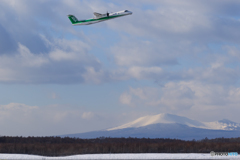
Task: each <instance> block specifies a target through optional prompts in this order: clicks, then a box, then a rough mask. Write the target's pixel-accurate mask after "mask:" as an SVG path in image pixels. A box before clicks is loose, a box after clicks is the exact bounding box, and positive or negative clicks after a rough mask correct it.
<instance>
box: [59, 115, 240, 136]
mask: <svg viewBox="0 0 240 160" xmlns="http://www.w3.org/2000/svg"><path fill="white" fill-rule="evenodd" d="M239 135H240V124H239V123H236V122H232V121H230V120H226V119H223V120H219V121H214V122H200V121H196V120H192V119H189V118H186V117H182V116H177V115H173V114H168V113H164V114H163V113H162V114H158V115H153V116H149V115H148V116H144V117H140V118H138V119H136V120H134V121H132V122H129V123H126V124H123V125H121V126H117V127H114V128H109V129H105V130H100V131H93V132H86V133H77V134H68V135H63V136H61V137H75V138H83V139H84V138H97V137H114V138H117V137H119V138H121V137H125V138H127V137H136V138H171V139H182V140H192V139H196V140H200V139H204V138H206V137H207V138H209V139H210V138H219V137H224V138H232V137H239Z"/></svg>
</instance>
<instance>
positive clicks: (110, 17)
mask: <svg viewBox="0 0 240 160" xmlns="http://www.w3.org/2000/svg"><path fill="white" fill-rule="evenodd" d="M121 16H125V15H117V16H109V17H103V18H99V19H87V20H82V21H78V22H76V23H74V24H79V23H85V22H94V21H104V20H109V19H112V18H117V17H121Z"/></svg>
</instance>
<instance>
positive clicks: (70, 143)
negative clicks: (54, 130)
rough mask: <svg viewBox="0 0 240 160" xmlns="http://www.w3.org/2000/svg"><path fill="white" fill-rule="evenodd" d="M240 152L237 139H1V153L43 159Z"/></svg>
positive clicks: (239, 139)
mask: <svg viewBox="0 0 240 160" xmlns="http://www.w3.org/2000/svg"><path fill="white" fill-rule="evenodd" d="M211 151H215V152H238V153H240V138H216V139H207V138H205V139H203V140H199V141H196V140H191V141H184V140H179V139H164V138H158V139H150V138H130V137H129V138H110V137H109V138H106V137H100V138H96V139H79V138H69V137H65V138H61V137H0V153H8V154H32V155H42V156H69V155H77V154H107V153H108V154H109V153H112V154H114V153H210V152H211Z"/></svg>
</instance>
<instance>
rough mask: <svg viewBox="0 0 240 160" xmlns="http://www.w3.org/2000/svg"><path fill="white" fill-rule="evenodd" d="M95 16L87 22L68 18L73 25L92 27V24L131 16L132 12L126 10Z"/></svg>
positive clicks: (71, 16)
mask: <svg viewBox="0 0 240 160" xmlns="http://www.w3.org/2000/svg"><path fill="white" fill-rule="evenodd" d="M93 14H94V15H95V17H94V18H92V19H87V20H78V19H77V18H76V17H75V16H74V15H68V18H69V19H70V21H71V22H72V25H90V24H94V23H99V22H103V21H107V20H110V19H114V18H118V17H123V16H127V15H131V14H132V12H131V11H128V10H124V11H119V12H115V13H108V12H107V13H106V14H100V13H96V12H94V13H93Z"/></svg>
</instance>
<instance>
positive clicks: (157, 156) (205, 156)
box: [0, 153, 240, 160]
mask: <svg viewBox="0 0 240 160" xmlns="http://www.w3.org/2000/svg"><path fill="white" fill-rule="evenodd" d="M1 159H4V160H7V159H12V160H13V159H31V160H34V159H41V160H44V159H46V160H50V159H53V160H56V159H66V160H68V159H240V155H238V156H213V157H212V156H211V155H210V153H208V154H196V153H191V154H164V153H159V154H92V155H76V156H68V157H42V156H33V155H19V154H0V160H1Z"/></svg>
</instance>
